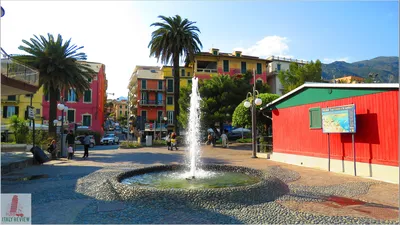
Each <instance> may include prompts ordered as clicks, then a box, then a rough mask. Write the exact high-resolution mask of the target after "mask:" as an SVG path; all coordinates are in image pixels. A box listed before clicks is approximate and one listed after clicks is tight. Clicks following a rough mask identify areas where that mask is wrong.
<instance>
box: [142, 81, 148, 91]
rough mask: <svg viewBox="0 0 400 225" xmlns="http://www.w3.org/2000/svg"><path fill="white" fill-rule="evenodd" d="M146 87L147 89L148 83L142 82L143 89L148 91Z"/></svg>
mask: <svg viewBox="0 0 400 225" xmlns="http://www.w3.org/2000/svg"><path fill="white" fill-rule="evenodd" d="M146 87H147V81H146V80H142V89H146Z"/></svg>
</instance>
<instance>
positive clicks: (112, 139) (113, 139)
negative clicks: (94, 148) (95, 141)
mask: <svg viewBox="0 0 400 225" xmlns="http://www.w3.org/2000/svg"><path fill="white" fill-rule="evenodd" d="M115 143H117V144H119V137H118V136H115V135H114V134H106V135H104V137H103V138H102V139H101V140H100V144H101V145H105V144H107V145H108V144H112V145H113V144H115Z"/></svg>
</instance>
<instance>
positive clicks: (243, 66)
mask: <svg viewBox="0 0 400 225" xmlns="http://www.w3.org/2000/svg"><path fill="white" fill-rule="evenodd" d="M241 68H242V70H241V72H242V74H245V73H246V72H247V65H246V62H242V63H241Z"/></svg>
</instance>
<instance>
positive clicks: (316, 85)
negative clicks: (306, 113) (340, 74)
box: [260, 82, 400, 110]
mask: <svg viewBox="0 0 400 225" xmlns="http://www.w3.org/2000/svg"><path fill="white" fill-rule="evenodd" d="M399 87H400V86H399V84H389V83H386V84H385V83H363V84H337V83H314V82H306V83H305V84H303V85H301V86H300V87H298V88H296V89H294V90H292V91H290V92H288V93H286V94H284V95H282V96H281V97H279V98H277V99H275V100H274V101H272V102H270V103H268V104H267V105H265V106H264V107H262V108H261V109H260V110H262V109H265V108H268V107H270V106H272V105H275V104H276V103H278V102H281V101H282V100H284V99H286V98H288V97H289V96H292V95H294V94H296V93H297V92H299V91H301V90H302V89H304V88H387V89H396V88H399Z"/></svg>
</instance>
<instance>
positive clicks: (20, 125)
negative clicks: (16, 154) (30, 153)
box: [11, 115, 29, 144]
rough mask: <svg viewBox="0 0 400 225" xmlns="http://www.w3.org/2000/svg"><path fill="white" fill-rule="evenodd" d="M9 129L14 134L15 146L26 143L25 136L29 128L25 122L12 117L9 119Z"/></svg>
mask: <svg viewBox="0 0 400 225" xmlns="http://www.w3.org/2000/svg"><path fill="white" fill-rule="evenodd" d="M11 127H12V129H13V132H14V137H15V142H16V143H17V144H24V143H26V139H27V134H28V132H29V127H28V126H27V125H26V121H25V120H23V119H21V118H19V117H18V116H16V115H13V116H12V117H11Z"/></svg>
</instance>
